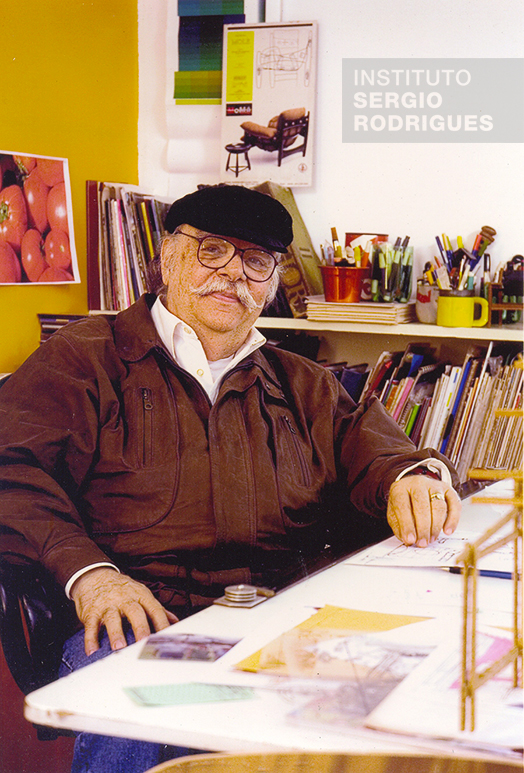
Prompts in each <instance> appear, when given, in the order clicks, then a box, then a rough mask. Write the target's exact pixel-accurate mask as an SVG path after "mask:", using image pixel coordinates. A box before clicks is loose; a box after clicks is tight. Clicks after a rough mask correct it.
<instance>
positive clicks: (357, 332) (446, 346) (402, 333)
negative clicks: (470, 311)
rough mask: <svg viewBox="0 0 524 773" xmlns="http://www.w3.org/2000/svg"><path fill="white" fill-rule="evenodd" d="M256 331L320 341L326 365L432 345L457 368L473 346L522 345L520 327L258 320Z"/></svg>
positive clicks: (269, 334)
mask: <svg viewBox="0 0 524 773" xmlns="http://www.w3.org/2000/svg"><path fill="white" fill-rule="evenodd" d="M256 326H257V328H259V329H260V330H261V332H262V333H263V334H264V335H265V336H266V337H268V338H271V336H272V334H274V335H275V336H277V337H280V336H281V335H283V334H286V333H293V332H296V333H306V334H308V335H315V336H318V337H319V338H320V351H319V359H323V360H327V361H329V362H337V361H342V360H344V361H347V362H348V363H349V364H351V365H356V364H357V363H358V362H368V363H369V364H372V363H374V362H375V361H376V360H377V358H378V357H379V355H380V354H381V353H382V351H384V349H402V348H404V347H405V346H407V344H408V343H410V342H411V341H428V342H430V343H432V344H433V345H434V346H435V347H436V349H437V351H438V354H439V356H440V357H442V358H443V359H448V360H451V361H453V362H454V363H455V364H458V363H459V362H460V361H461V360H462V358H463V357H464V355H465V353H466V350H467V348H468V346H469V345H470V344H471V343H473V342H475V343H477V342H478V343H479V344H482V343H486V344H487V343H489V342H490V341H494V342H499V341H500V342H510V343H519V342H520V343H522V342H523V339H524V333H523V326H522V323H517V324H513V325H502V326H501V327H498V326H497V327H482V328H480V327H476V328H458V327H457V328H449V327H439V326H438V325H424V324H421V323H420V322H412V323H406V324H402V325H376V324H370V323H358V322H335V321H333V322H313V321H311V320H308V319H294V318H291V317H289V318H278V317H263V316H262V317H259V319H258V321H257V325H256Z"/></svg>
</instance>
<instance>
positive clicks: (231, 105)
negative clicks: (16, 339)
mask: <svg viewBox="0 0 524 773" xmlns="http://www.w3.org/2000/svg"><path fill="white" fill-rule="evenodd" d="M223 52H224V53H223V67H222V73H223V84H222V136H221V140H222V142H221V159H220V169H221V171H220V179H221V181H222V182H229V183H239V184H255V183H260V182H263V181H265V180H271V181H272V182H276V183H279V184H280V185H284V186H288V187H295V186H308V185H311V183H312V169H313V134H312V132H313V126H314V120H315V76H316V53H317V28H316V22H300V23H290V24H271V23H267V24H251V25H248V24H230V25H226V26H225V27H224V47H223Z"/></svg>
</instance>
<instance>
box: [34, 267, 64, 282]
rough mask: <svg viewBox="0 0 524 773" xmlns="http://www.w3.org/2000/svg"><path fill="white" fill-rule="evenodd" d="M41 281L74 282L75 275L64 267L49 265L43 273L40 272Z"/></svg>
mask: <svg viewBox="0 0 524 773" xmlns="http://www.w3.org/2000/svg"><path fill="white" fill-rule="evenodd" d="M38 281H39V282H72V281H73V276H72V274H70V273H69V271H66V270H65V269H64V268H56V267H55V266H49V268H46V270H45V271H44V273H43V274H40V277H39V279H38Z"/></svg>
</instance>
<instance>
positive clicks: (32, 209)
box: [0, 151, 80, 284]
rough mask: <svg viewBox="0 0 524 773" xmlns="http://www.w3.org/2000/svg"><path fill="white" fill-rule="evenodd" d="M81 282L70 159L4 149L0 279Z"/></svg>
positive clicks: (0, 281) (0, 194)
mask: <svg viewBox="0 0 524 773" xmlns="http://www.w3.org/2000/svg"><path fill="white" fill-rule="evenodd" d="M79 281H80V277H79V273H78V262H77V257H76V249H75V240H74V234H73V214H72V207H71V186H70V181H69V168H68V163H67V159H65V158H51V157H49V156H35V155H25V154H21V153H11V152H7V151H0V284H32V283H44V284H58V283H64V282H79Z"/></svg>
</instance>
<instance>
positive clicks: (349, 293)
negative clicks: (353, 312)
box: [320, 266, 369, 303]
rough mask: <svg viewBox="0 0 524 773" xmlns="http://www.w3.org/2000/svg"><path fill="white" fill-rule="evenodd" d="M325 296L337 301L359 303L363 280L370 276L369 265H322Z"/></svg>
mask: <svg viewBox="0 0 524 773" xmlns="http://www.w3.org/2000/svg"><path fill="white" fill-rule="evenodd" d="M320 270H321V272H322V282H323V284H324V297H325V299H326V301H335V302H336V303H358V302H359V301H360V296H361V293H362V282H363V281H364V279H366V278H367V277H368V276H369V267H366V268H358V267H353V266H320Z"/></svg>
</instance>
